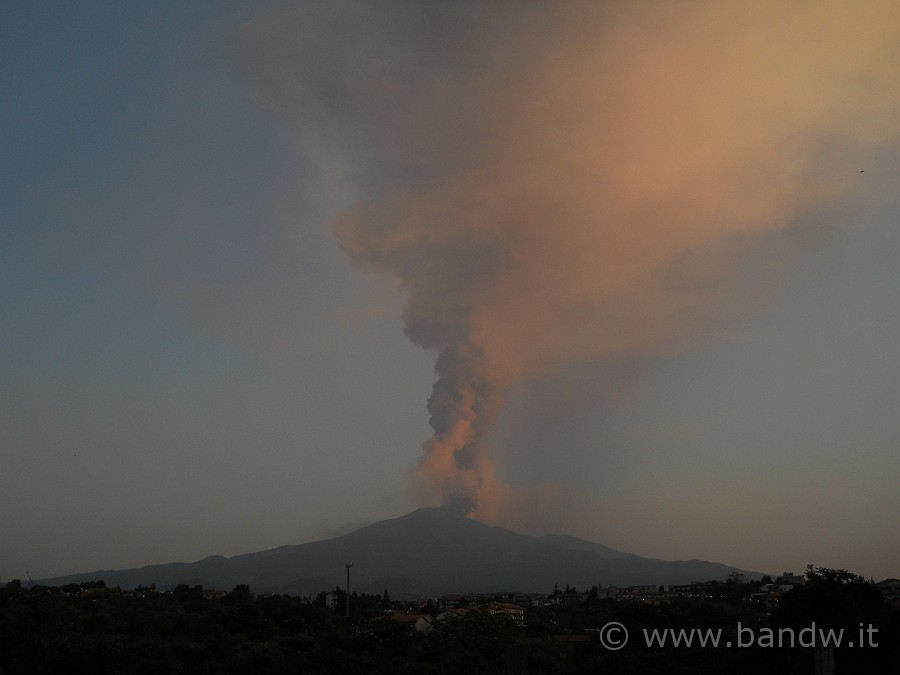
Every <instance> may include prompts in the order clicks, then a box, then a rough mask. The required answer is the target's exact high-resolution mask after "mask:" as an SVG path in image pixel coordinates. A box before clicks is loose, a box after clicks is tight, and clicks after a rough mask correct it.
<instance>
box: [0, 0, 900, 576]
mask: <svg viewBox="0 0 900 675" xmlns="http://www.w3.org/2000/svg"><path fill="white" fill-rule="evenodd" d="M126 4H127V3H119V2H92V3H78V4H77V6H76V5H74V4H67V3H15V4H14V3H5V4H4V5H2V7H0V63H2V69H0V85H2V86H0V123H2V126H0V129H2V132H0V158H2V159H0V162H2V163H0V166H2V171H3V173H2V181H0V204H2V210H0V377H2V379H0V581H8V580H9V579H12V578H22V579H25V578H26V576H27V575H29V574H30V576H31V577H33V578H35V579H37V578H41V577H47V576H53V575H61V574H66V573H75V572H86V571H90V570H94V569H97V568H124V567H135V566H142V565H146V564H151V563H161V562H170V561H176V560H178V561H193V560H197V559H199V558H202V557H204V556H207V555H212V554H221V555H234V554H238V553H245V552H250V551H256V550H262V549H265V548H272V547H275V546H279V545H282V544H287V543H300V542H303V541H308V540H311V539H315V538H322V537H325V536H331V535H333V534H336V533H340V532H343V531H346V530H348V529H350V528H352V527H355V526H358V525H361V524H365V523H368V522H373V521H375V520H379V519H382V518H386V517H393V516H397V515H402V514H403V513H406V512H408V511H410V510H412V509H413V508H416V507H418V506H425V505H435V504H439V503H448V502H454V503H466V504H468V505H470V506H472V507H473V508H474V509H475V514H476V515H477V516H478V517H480V518H481V519H483V520H486V521H487V522H491V523H496V524H499V525H505V526H508V527H511V528H513V529H516V530H519V531H524V532H529V533H534V534H541V533H546V532H557V533H571V534H575V535H578V536H582V537H585V538H588V539H592V540H595V541H599V542H602V543H604V544H606V545H608V546H611V547H613V548H617V549H620V550H626V551H630V552H633V553H637V554H640V555H646V556H652V557H658V558H667V559H682V558H703V559H707V560H714V561H717V562H723V563H726V564H731V565H735V566H740V567H744V568H747V569H755V570H760V571H765V572H773V573H780V572H782V571H785V570H793V571H795V572H799V571H802V570H803V568H804V567H805V565H806V564H808V563H812V564H816V565H822V566H829V567H843V568H848V569H851V570H852V571H854V572H857V573H860V574H863V575H866V576H873V577H875V578H876V579H881V578H884V577H888V576H900V536H898V532H900V527H898V525H900V490H898V485H900V343H898V340H897V337H896V336H897V335H898V333H900V299H898V288H900V227H898V220H900V189H898V188H897V185H898V176H900V144H898V142H900V48H898V45H900V6H898V5H897V4H896V3H895V2H875V1H873V2H865V3H860V2H856V1H852V2H851V1H848V2H822V1H819V2H809V3H805V2H796V3H783V2H759V1H756V2H746V3H745V2H729V3H721V2H700V1H698V2H692V3H675V2H670V3H667V2H624V1H623V2H585V3H575V2H546V3H538V2H525V3H520V2H500V1H499V0H498V1H497V2H482V1H478V2H476V1H474V0H473V1H472V2H434V3H420V2H411V1H410V2H399V1H398V2H353V1H346V2H329V3H318V2H307V3H304V2H300V3H276V2H267V3H247V4H246V5H244V4H240V3H222V2H216V3H206V2H193V3H182V2H154V3H143V4H141V5H138V4H136V3H132V4H131V5H130V6H126ZM436 364H437V369H436ZM564 581H565V580H560V582H564ZM598 582H601V583H602V582H603V580H602V579H598Z"/></svg>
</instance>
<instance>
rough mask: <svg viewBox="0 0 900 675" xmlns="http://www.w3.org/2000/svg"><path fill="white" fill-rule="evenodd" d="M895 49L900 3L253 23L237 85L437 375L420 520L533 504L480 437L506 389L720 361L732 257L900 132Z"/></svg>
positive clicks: (342, 12) (562, 7)
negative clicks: (291, 132)
mask: <svg viewBox="0 0 900 675" xmlns="http://www.w3.org/2000/svg"><path fill="white" fill-rule="evenodd" d="M898 27H900V6H898V5H897V3H895V2H892V1H888V2H864V3H858V2H826V1H817V2H790V3H785V2H759V1H755V2H727V3H725V2H691V3H656V2H565V3H559V2H547V3H537V2H526V3H518V2H481V1H478V2H390V3H386V2H385V3H379V2H342V3H336V2H330V3H310V4H308V5H304V6H303V7H302V8H292V9H289V10H285V9H283V8H282V9H279V10H277V11H274V12H268V13H266V14H263V13H259V14H254V15H252V16H247V17H245V21H244V22H243V23H242V26H241V28H240V29H238V30H236V31H235V33H234V38H235V40H234V44H236V45H238V46H237V47H235V50H236V52H237V53H239V54H240V58H239V60H240V68H241V69H242V70H243V71H244V73H245V74H246V75H247V76H248V77H249V78H250V79H251V80H252V81H253V82H254V83H256V84H257V85H258V87H259V89H260V90H261V91H262V92H263V93H264V95H265V97H266V99H267V100H268V101H269V102H270V104H272V105H274V106H276V107H277V108H278V109H279V110H280V111H281V113H282V114H284V115H286V116H287V117H288V118H290V119H292V120H295V121H296V122H297V126H298V128H302V129H303V130H304V131H305V132H306V135H305V136H304V138H303V139H302V142H303V143H304V148H305V150H306V152H308V153H309V154H310V156H313V157H317V158H318V159H319V161H320V162H321V164H322V166H323V170H326V171H328V172H330V173H331V175H333V176H335V177H336V178H335V185H337V186H339V189H340V190H343V191H347V190H349V191H350V192H351V193H352V199H351V200H350V201H349V202H348V204H347V206H346V208H345V209H344V213H343V215H342V216H341V217H340V218H339V219H338V220H337V222H335V223H334V232H335V234H336V236H337V239H338V241H339V243H340V246H341V247H342V248H343V249H344V250H345V251H346V253H347V255H349V256H350V258H351V259H352V260H353V262H354V263H355V264H357V265H359V266H360V267H362V268H365V269H367V270H371V271H373V272H375V273H378V274H382V275H387V276H388V277H390V278H392V279H395V280H396V282H397V284H398V285H399V287H400V289H401V290H402V291H403V293H404V294H405V297H406V303H405V307H404V310H403V321H404V325H405V332H406V335H407V336H408V337H409V339H410V340H412V341H413V342H414V343H415V344H416V345H419V346H421V347H422V348H425V349H428V350H432V351H434V352H435V353H436V355H437V356H436V363H435V373H436V376H437V380H436V382H435V383H434V387H433V391H432V394H431V396H430V398H429V399H428V404H427V405H428V412H429V414H430V421H431V426H432V428H433V430H434V435H433V437H432V438H430V439H428V440H427V441H426V442H425V446H424V455H423V457H422V459H421V463H420V465H419V467H418V470H417V473H416V491H417V495H418V498H419V499H420V501H421V502H423V503H454V504H459V505H462V506H464V507H465V508H467V509H470V510H473V511H474V513H475V515H476V516H478V517H480V518H482V519H486V520H496V519H502V518H503V514H504V513H505V512H508V511H509V510H511V509H513V508H514V507H515V504H516V503H517V502H518V501H520V500H521V499H522V498H523V495H524V492H523V490H522V489H521V488H515V487H512V486H508V485H506V484H504V483H503V482H502V481H501V480H500V479H499V478H498V475H497V470H496V468H495V464H494V462H493V461H492V458H491V453H490V449H489V448H488V447H487V445H486V443H485V438H486V435H487V434H488V431H489V430H490V428H491V426H492V423H493V422H494V421H495V419H496V417H497V415H498V413H499V412H500V410H501V408H502V406H503V404H504V398H505V397H507V396H508V395H509V393H510V392H512V391H514V390H515V389H516V388H517V387H520V386H522V385H524V384H525V383H527V382H528V380H529V379H530V378H534V377H536V376H540V375H542V374H545V373H549V372H552V371H554V369H558V368H562V367H565V366H566V365H567V364H571V363H573V362H578V361H592V360H593V361H596V360H603V359H612V358H620V357H623V356H635V355H637V356H640V355H648V354H655V353H664V352H667V351H670V350H675V349H679V348H681V347H682V346H684V345H688V344H692V343H694V342H696V341H698V340H709V339H712V338H713V337H714V335H713V333H714V332H715V330H716V329H715V327H716V326H718V325H720V323H721V321H722V317H726V316H728V315H731V314H733V313H734V312H736V311H738V310H739V309H740V307H746V306H747V305H749V304H752V303H753V302H755V301H757V300H758V299H760V298H757V297H756V296H757V295H762V294H764V289H760V290H759V291H754V290H753V289H748V290H745V291H743V292H742V294H741V295H740V296H738V297H736V296H735V295H734V294H731V293H723V292H721V289H722V288H723V286H724V285H725V284H727V283H728V277H729V275H728V269H729V266H730V258H729V256H730V252H731V251H734V250H735V248H740V247H741V246H743V245H749V244H751V243H752V242H754V241H757V240H758V239H759V238H760V237H761V236H762V235H767V234H770V233H775V232H778V231H782V230H787V229H788V228H791V227H792V226H794V225H795V224H796V223H797V221H798V219H799V218H800V217H801V216H803V215H804V214H808V213H810V212H812V211H813V210H815V209H817V208H820V207H822V206H823V205H825V204H828V203H830V202H831V201H833V200H836V199H838V198H841V197H843V196H845V195H846V194H847V192H848V191H850V190H853V189H854V187H853V186H854V185H855V184H856V183H855V180H856V174H857V171H858V169H859V168H860V166H859V163H860V162H861V161H864V160H865V158H866V157H869V156H870V155H871V154H872V153H874V152H876V151H877V150H878V149H880V148H883V147H884V146H885V145H886V144H889V143H895V142H896V140H897V138H898V136H900V98H898V96H900V30H898ZM310 129H312V130H313V131H312V132H311V133H309V130H310ZM826 139H827V142H826ZM347 186H349V188H348V187H347ZM736 304H737V305H739V306H740V307H737V306H735V305H736ZM505 454H506V456H509V457H512V456H514V454H515V449H507V451H506V452H505Z"/></svg>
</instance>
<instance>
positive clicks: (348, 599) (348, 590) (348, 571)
mask: <svg viewBox="0 0 900 675" xmlns="http://www.w3.org/2000/svg"><path fill="white" fill-rule="evenodd" d="M344 567H346V568H347V618H348V619H349V618H350V568H351V567H353V563H347V564H346V565H344Z"/></svg>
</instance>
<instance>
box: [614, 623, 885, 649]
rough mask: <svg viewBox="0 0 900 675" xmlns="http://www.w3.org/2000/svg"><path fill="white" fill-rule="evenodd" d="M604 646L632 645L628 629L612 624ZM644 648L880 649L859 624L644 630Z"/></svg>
mask: <svg viewBox="0 0 900 675" xmlns="http://www.w3.org/2000/svg"><path fill="white" fill-rule="evenodd" d="M598 633H599V638H600V643H601V644H602V645H603V646H604V647H606V648H607V649H610V650H618V649H621V648H622V647H624V646H625V645H626V644H628V638H629V635H628V629H627V628H625V626H624V625H622V624H621V623H619V622H618V621H612V622H610V623H608V624H606V625H605V626H603V628H601V629H600V630H599V631H598ZM641 637H642V638H643V645H644V646H645V647H649V648H667V647H668V648H673V647H674V648H679V647H684V648H688V647H701V648H705V647H710V648H716V647H726V648H730V647H763V648H766V647H851V648H854V647H877V646H878V629H877V628H875V627H874V626H872V625H871V624H862V623H861V624H859V628H858V630H845V629H843V628H824V627H820V626H817V625H816V624H815V622H813V623H811V624H810V625H809V626H807V627H805V628H799V629H795V628H767V627H763V628H751V627H749V626H743V625H741V623H740V622H739V623H738V624H737V633H736V634H728V635H726V634H725V631H724V630H723V629H722V628H651V629H648V628H643V629H641Z"/></svg>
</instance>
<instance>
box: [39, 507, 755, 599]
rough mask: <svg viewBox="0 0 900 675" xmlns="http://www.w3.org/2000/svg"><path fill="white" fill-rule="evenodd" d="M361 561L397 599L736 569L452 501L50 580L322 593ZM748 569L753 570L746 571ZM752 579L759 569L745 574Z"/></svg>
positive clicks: (714, 575)
mask: <svg viewBox="0 0 900 675" xmlns="http://www.w3.org/2000/svg"><path fill="white" fill-rule="evenodd" d="M348 562H351V563H353V570H352V574H351V591H358V592H368V593H381V592H382V591H384V590H385V589H387V590H388V591H389V592H390V594H391V596H392V597H395V598H404V597H415V598H422V597H430V596H438V595H442V594H444V593H453V592H456V593H459V592H491V591H496V590H516V591H523V592H542V591H543V592H549V591H550V590H552V589H553V585H554V584H559V585H561V586H562V585H565V584H569V585H572V586H575V587H577V588H587V587H590V586H593V585H595V584H600V585H602V586H606V585H609V584H613V585H616V586H627V585H632V584H664V585H669V584H683V583H690V582H691V581H697V580H709V579H723V580H724V579H725V578H726V576H727V575H728V574H729V573H730V572H733V571H735V568H733V567H729V566H726V565H722V564H719V563H713V562H706V561H704V560H679V561H668V560H656V559H653V558H641V557H639V556H635V555H632V554H630V553H622V552H619V551H615V550H613V549H611V548H609V547H607V546H603V545H602V544H597V543H593V542H590V541H585V540H583V539H578V538H577V537H571V536H563V535H546V536H543V537H533V536H529V535H524V534H518V533H516V532H511V531H510V530H506V529H504V528H502V527H489V526H487V525H483V524H482V523H479V522H476V521H474V520H470V519H468V518H466V517H465V516H464V515H463V514H462V513H460V512H459V511H456V510H454V509H451V508H448V507H442V508H429V509H419V510H417V511H414V512H412V513H410V514H408V515H406V516H403V517H400V518H394V519H391V520H384V521H381V522H378V523H375V524H373V525H369V526H367V527H363V528H360V529H358V530H356V531H354V532H351V533H349V534H345V535H343V536H340V537H335V538H333V539H325V540H322V541H314V542H310V543H307V544H299V545H291V546H281V547H279V548H275V549H271V550H268V551H260V552H259V553H248V554H245V555H238V556H234V557H232V558H223V557H221V556H211V557H209V558H204V559H203V560H199V561H197V562H194V563H169V564H165V565H150V566H148V567H141V568H139V569H130V570H97V571H94V572H88V573H84V574H73V575H68V576H65V577H56V578H53V579H44V580H41V581H40V583H43V584H48V585H63V584H67V583H77V582H79V581H83V580H88V579H103V580H104V581H105V582H106V584H107V585H108V586H121V587H122V588H134V587H136V586H138V585H144V586H149V585H150V584H153V583H155V584H156V586H157V587H158V588H168V587H172V586H175V585H177V584H190V585H196V584H200V585H202V586H204V587H206V588H221V589H226V590H230V589H231V588H233V587H234V586H236V585H237V584H249V585H250V586H251V588H253V589H254V590H255V591H257V592H264V591H275V592H281V593H292V594H302V595H307V594H314V593H318V592H319V591H323V590H328V589H330V588H334V587H335V586H337V585H340V586H343V584H344V582H345V568H344V565H345V563H348ZM738 571H743V570H738ZM745 574H747V576H748V577H750V578H752V577H758V576H759V575H758V574H756V573H753V572H745Z"/></svg>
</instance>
